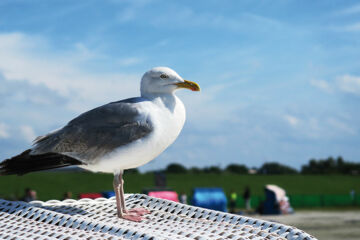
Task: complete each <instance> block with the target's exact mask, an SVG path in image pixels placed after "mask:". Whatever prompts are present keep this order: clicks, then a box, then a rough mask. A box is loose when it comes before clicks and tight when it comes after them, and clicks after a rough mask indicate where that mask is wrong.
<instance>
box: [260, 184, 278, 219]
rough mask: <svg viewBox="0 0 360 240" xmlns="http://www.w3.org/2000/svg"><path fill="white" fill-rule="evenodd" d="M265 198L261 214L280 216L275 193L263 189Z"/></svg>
mask: <svg viewBox="0 0 360 240" xmlns="http://www.w3.org/2000/svg"><path fill="white" fill-rule="evenodd" d="M265 197H266V198H265V202H264V212H263V214H270V215H274V214H280V208H279V204H278V203H277V200H276V195H275V193H274V192H273V191H270V190H269V189H265Z"/></svg>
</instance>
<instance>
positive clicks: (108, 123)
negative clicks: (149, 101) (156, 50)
mask: <svg viewBox="0 0 360 240" xmlns="http://www.w3.org/2000/svg"><path fill="white" fill-rule="evenodd" d="M141 101H142V100H141V98H137V99H128V100H124V101H119V102H113V103H109V104H106V105H104V106H101V107H98V108H95V109H93V110H90V111H88V112H86V113H83V114H81V115H80V116H78V117H77V118H75V119H73V120H72V121H70V122H69V123H68V124H67V125H66V126H65V127H64V128H62V129H60V130H58V131H55V132H53V133H50V134H48V135H46V136H43V137H40V138H38V139H37V140H35V146H34V148H33V151H32V154H44V153H47V152H55V153H63V154H66V155H69V156H72V157H75V158H77V159H79V160H81V161H83V162H84V163H92V162H95V161H96V160H97V159H99V158H101V157H102V156H104V155H105V154H107V153H109V152H111V151H113V150H114V149H115V148H118V147H120V146H124V145H127V144H129V143H131V142H133V141H135V140H137V139H140V138H143V137H145V136H147V135H149V134H150V133H151V132H152V130H153V125H152V123H151V121H150V119H149V118H148V117H147V116H144V115H142V114H140V113H139V111H138V110H137V108H136V104H137V103H139V102H141Z"/></svg>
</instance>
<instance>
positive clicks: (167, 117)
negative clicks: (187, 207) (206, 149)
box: [0, 67, 200, 222]
mask: <svg viewBox="0 0 360 240" xmlns="http://www.w3.org/2000/svg"><path fill="white" fill-rule="evenodd" d="M178 89H190V90H192V91H200V87H199V85H198V84H197V83H195V82H191V81H188V80H184V79H183V78H182V77H180V76H179V75H178V74H177V73H176V72H175V71H174V70H172V69H170V68H168V67H155V68H152V69H151V70H149V71H147V72H146V73H145V74H144V75H143V77H142V79H141V84H140V93H141V96H140V97H134V98H129V99H125V100H120V101H117V102H111V103H108V104H106V105H103V106H100V107H97V108H94V109H92V110H90V111H87V112H85V113H83V114H81V115H79V116H78V117H76V118H74V119H73V120H71V121H70V122H69V123H68V124H67V125H65V126H64V127H63V128H61V129H58V130H55V131H53V132H50V133H48V134H46V135H44V136H40V137H37V138H36V139H35V140H34V144H33V146H32V148H30V149H27V150H26V151H24V152H23V153H21V154H19V155H17V156H14V157H12V158H9V159H6V160H4V161H2V162H1V163H0V175H9V174H18V175H22V174H26V173H29V172H33V171H40V170H47V169H54V168H60V167H66V166H73V165H78V166H79V167H81V168H84V169H86V170H90V171H93V172H104V173H113V174H114V181H113V186H114V191H115V196H116V207H117V215H118V217H119V218H122V219H126V220H130V221H136V222H139V221H141V220H142V216H143V215H145V214H148V213H149V211H148V210H147V209H144V208H134V209H127V208H126V206H125V198H124V181H123V173H124V170H126V169H131V168H137V167H139V166H142V165H144V164H146V163H148V162H149V161H151V160H153V159H154V158H155V157H157V156H158V155H159V154H161V153H162V152H163V151H164V150H165V149H166V148H167V147H168V146H170V145H171V144H172V143H173V142H174V141H175V139H176V138H177V137H178V135H179V134H180V132H181V129H182V128H183V126H184V123H185V117H186V116H185V107H184V104H183V103H182V102H181V100H180V99H179V98H178V97H177V96H176V95H175V91H176V90H178Z"/></svg>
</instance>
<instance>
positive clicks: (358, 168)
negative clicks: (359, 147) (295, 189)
mask: <svg viewBox="0 0 360 240" xmlns="http://www.w3.org/2000/svg"><path fill="white" fill-rule="evenodd" d="M301 173H303V174H353V175H356V174H360V163H354V162H346V161H344V159H343V158H342V157H338V158H337V159H334V158H332V157H328V158H327V159H319V160H316V159H310V161H309V163H308V164H307V165H303V166H302V168H301Z"/></svg>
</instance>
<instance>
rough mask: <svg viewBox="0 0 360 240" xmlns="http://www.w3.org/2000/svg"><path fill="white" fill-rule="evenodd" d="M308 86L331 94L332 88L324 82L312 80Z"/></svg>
mask: <svg viewBox="0 0 360 240" xmlns="http://www.w3.org/2000/svg"><path fill="white" fill-rule="evenodd" d="M310 84H311V85H312V86H314V87H317V88H319V89H321V90H323V91H325V92H327V93H332V92H333V89H332V87H331V86H330V84H329V83H328V82H327V81H325V80H315V79H313V80H311V81H310Z"/></svg>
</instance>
